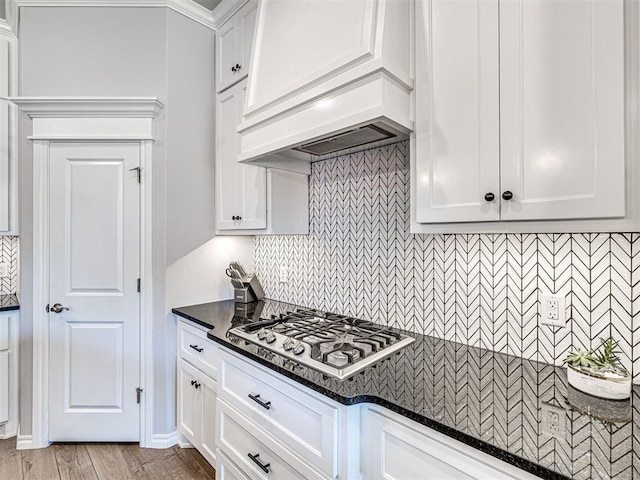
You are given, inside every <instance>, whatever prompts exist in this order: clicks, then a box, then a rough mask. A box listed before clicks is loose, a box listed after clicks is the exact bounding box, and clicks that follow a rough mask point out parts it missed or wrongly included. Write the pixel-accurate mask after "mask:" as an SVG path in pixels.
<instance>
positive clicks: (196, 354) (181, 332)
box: [178, 321, 218, 380]
mask: <svg viewBox="0 0 640 480" xmlns="http://www.w3.org/2000/svg"><path fill="white" fill-rule="evenodd" d="M178 356H179V357H180V358H184V359H185V360H186V361H188V362H189V363H191V364H192V365H194V366H195V367H197V368H199V369H200V370H202V371H203V372H204V373H205V374H207V375H209V376H210V377H211V378H213V379H214V380H215V379H216V378H217V373H218V367H217V358H218V346H217V345H216V344H215V343H213V342H212V341H211V340H209V339H208V338H207V332H206V331H204V330H200V329H199V328H197V327H194V326H192V325H189V324H188V323H186V322H183V321H180V322H179V323H178Z"/></svg>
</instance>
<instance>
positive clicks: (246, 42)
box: [216, 0, 258, 92]
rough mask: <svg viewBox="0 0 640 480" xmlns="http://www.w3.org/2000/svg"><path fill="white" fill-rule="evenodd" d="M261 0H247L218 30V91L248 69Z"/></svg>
mask: <svg viewBox="0 0 640 480" xmlns="http://www.w3.org/2000/svg"><path fill="white" fill-rule="evenodd" d="M257 10H258V2H256V1H255V0H251V1H249V2H248V3H246V4H245V5H244V6H243V7H242V8H241V9H240V10H239V11H238V12H237V13H236V14H235V15H234V16H233V17H231V18H230V19H229V20H227V21H226V22H225V23H223V24H222V25H221V26H220V27H219V28H218V30H217V35H216V36H217V47H216V53H217V62H216V91H217V92H221V91H223V90H224V89H226V88H228V87H230V86H231V85H233V84H234V83H236V82H238V81H240V80H242V79H243V78H245V77H246V76H247V74H248V73H249V62H250V61H251V48H252V46H253V35H254V32H255V29H256V14H257Z"/></svg>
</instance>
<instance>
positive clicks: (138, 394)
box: [136, 387, 142, 404]
mask: <svg viewBox="0 0 640 480" xmlns="http://www.w3.org/2000/svg"><path fill="white" fill-rule="evenodd" d="M141 395H142V389H141V388H140V387H136V403H138V404H139V403H140V396H141Z"/></svg>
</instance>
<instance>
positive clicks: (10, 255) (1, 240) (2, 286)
mask: <svg viewBox="0 0 640 480" xmlns="http://www.w3.org/2000/svg"><path fill="white" fill-rule="evenodd" d="M18 250H19V237H7V236H0V263H6V264H7V265H8V267H9V276H8V277H5V278H0V295H9V294H12V293H16V292H17V291H18V283H19V281H20V279H19V276H18V262H19V257H18V255H19V253H18Z"/></svg>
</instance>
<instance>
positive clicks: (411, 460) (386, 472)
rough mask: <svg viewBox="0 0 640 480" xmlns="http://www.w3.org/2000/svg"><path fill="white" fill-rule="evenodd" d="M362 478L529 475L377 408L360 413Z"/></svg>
mask: <svg viewBox="0 0 640 480" xmlns="http://www.w3.org/2000/svg"><path fill="white" fill-rule="evenodd" d="M361 429H362V435H361V439H362V446H361V455H362V457H361V465H362V470H363V474H364V478H367V479H369V480H377V479H390V478H394V479H418V478H420V479H433V480H441V479H447V480H533V479H534V478H537V477H534V476H533V475H531V474H529V473H527V472H525V471H523V470H520V469H518V468H516V467H513V466H511V465H509V464H506V463H504V462H502V461H500V460H498V459H496V458H495V457H491V456H489V455H487V454H485V453H482V452H480V451H478V450H476V449H474V448H472V447H470V446H468V445H465V444H463V443H461V442H459V441H457V440H453V439H452V438H450V437H447V436H445V435H443V434H441V433H438V432H436V431H435V430H432V429H430V428H428V427H425V426H423V425H420V424H418V423H415V422H412V421H411V420H408V419H407V418H405V417H402V416H400V415H398V414H395V413H393V412H390V411H388V410H386V409H382V408H379V407H365V408H364V409H363V413H362V423H361Z"/></svg>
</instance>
